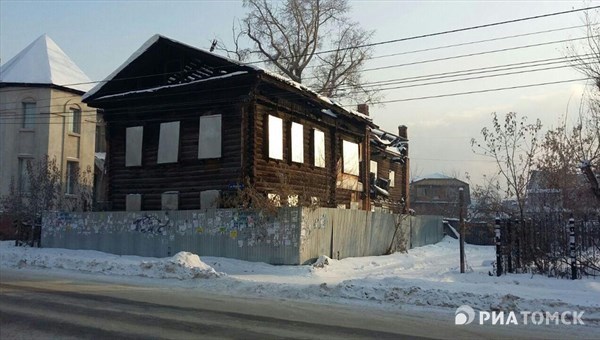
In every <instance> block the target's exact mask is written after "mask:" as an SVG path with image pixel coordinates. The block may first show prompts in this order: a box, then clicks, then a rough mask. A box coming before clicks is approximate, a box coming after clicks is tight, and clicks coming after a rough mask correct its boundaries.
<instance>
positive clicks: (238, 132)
mask: <svg viewBox="0 0 600 340" xmlns="http://www.w3.org/2000/svg"><path fill="white" fill-rule="evenodd" d="M84 102H86V103H87V104H88V105H90V106H92V107H96V108H100V109H102V110H103V112H104V119H105V122H106V136H107V137H106V138H107V144H108V150H107V158H106V162H107V172H108V177H109V185H108V197H109V200H110V201H111V203H112V210H160V209H182V210H183V209H204V208H209V207H214V206H215V205H214V203H215V202H217V199H218V197H222V196H223V195H225V194H227V193H229V194H231V193H232V192H233V191H235V190H238V189H239V188H240V187H248V186H252V187H253V188H255V189H256V190H257V191H258V192H261V193H263V194H264V195H269V196H270V197H271V198H273V199H274V200H275V199H276V200H280V201H281V203H282V204H286V203H287V204H290V205H295V204H297V203H298V202H302V201H304V202H306V201H309V202H312V203H316V204H318V205H319V206H326V207H340V206H344V207H346V208H356V209H370V208H371V200H370V195H369V192H370V187H371V185H370V183H369V170H368V166H369V160H370V148H371V143H370V137H369V134H370V131H371V129H373V128H376V126H375V125H374V124H373V123H372V121H371V119H370V118H369V117H368V116H366V115H363V114H361V113H359V112H356V111H351V110H347V109H344V108H343V107H341V106H340V105H339V104H337V103H335V102H333V101H331V100H329V99H328V98H324V97H322V96H320V95H318V94H317V93H315V92H313V91H311V90H309V89H308V88H306V87H304V86H302V85H300V84H298V83H295V82H292V81H290V80H288V79H286V78H284V77H281V76H278V75H276V74H273V73H270V72H267V71H265V70H262V69H260V68H258V67H254V66H252V65H248V64H243V63H239V62H236V61H233V60H230V59H227V58H224V57H222V56H218V55H216V54H213V53H210V52H207V51H204V50H200V49H197V48H194V47H191V46H188V45H185V44H182V43H180V42H177V41H174V40H171V39H168V38H165V37H163V36H160V35H156V36H154V37H152V38H151V39H150V40H148V41H147V42H146V43H145V44H144V45H143V46H142V47H141V48H140V49H138V51H136V52H135V53H134V54H133V55H132V56H131V57H130V58H129V59H128V60H127V61H126V62H125V63H124V64H123V65H122V66H120V67H119V68H118V69H117V70H116V71H115V72H113V73H112V74H111V75H110V76H108V77H107V79H106V80H105V81H103V82H101V83H100V84H98V85H97V86H96V87H95V88H94V89H92V90H91V91H90V92H88V93H87V94H86V95H85V96H84Z"/></svg>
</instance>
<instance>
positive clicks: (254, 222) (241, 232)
mask: <svg viewBox="0 0 600 340" xmlns="http://www.w3.org/2000/svg"><path fill="white" fill-rule="evenodd" d="M300 218H301V215H300V208H285V209H280V210H279V212H278V215H277V216H265V215H263V214H260V213H255V212H249V211H240V210H235V209H219V210H186V211H169V212H165V211H143V212H91V213H51V214H47V215H45V216H44V219H43V223H42V245H43V246H44V247H54V248H58V247H60V248H67V249H93V250H99V251H104V252H109V253H114V254H119V255H139V256H153V257H165V256H172V255H174V254H175V253H177V252H179V251H189V252H193V253H196V254H198V255H200V256H223V257H231V258H238V259H241V260H248V261H260V262H268V263H273V264H298V263H299V261H300V259H299V246H300Z"/></svg>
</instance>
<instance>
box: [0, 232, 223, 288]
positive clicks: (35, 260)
mask: <svg viewBox="0 0 600 340" xmlns="http://www.w3.org/2000/svg"><path fill="white" fill-rule="evenodd" d="M13 243H14V242H12V241H5V242H2V244H1V245H0V265H1V266H6V267H17V268H41V269H52V268H58V269H67V270H76V271H82V272H88V273H98V274H104V275H123V276H142V277H149V278H160V279H166V278H173V279H180V280H186V279H196V278H215V277H221V276H223V275H224V274H223V273H219V272H217V271H215V270H214V269H213V268H212V267H211V266H209V265H207V264H206V263H204V262H202V261H201V260H200V258H199V257H198V255H195V254H192V253H188V252H179V253H177V254H175V255H174V256H173V257H169V258H162V259H158V258H148V257H139V256H119V255H113V254H107V253H102V252H98V251H91V250H85V251H81V250H69V249H45V248H25V247H14V246H12V244H13Z"/></svg>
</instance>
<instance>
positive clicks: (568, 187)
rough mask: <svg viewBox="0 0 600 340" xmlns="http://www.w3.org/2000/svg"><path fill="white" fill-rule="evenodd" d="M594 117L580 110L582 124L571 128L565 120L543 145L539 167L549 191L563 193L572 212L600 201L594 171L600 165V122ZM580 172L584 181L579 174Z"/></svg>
mask: <svg viewBox="0 0 600 340" xmlns="http://www.w3.org/2000/svg"><path fill="white" fill-rule="evenodd" d="M594 116H595V112H594V111H593V110H590V111H585V112H584V111H580V115H579V117H578V121H577V122H576V124H575V125H574V126H573V127H571V128H569V127H568V126H567V123H566V119H565V121H564V122H563V124H562V125H561V126H559V127H557V128H555V129H552V130H549V131H548V132H547V133H546V135H545V137H544V140H543V143H542V145H541V146H542V152H541V157H540V159H539V164H538V167H539V169H540V170H541V171H543V173H544V176H545V177H546V181H547V182H548V184H547V186H548V188H553V189H558V190H560V191H561V193H562V201H563V203H564V204H565V207H566V208H568V209H570V210H571V211H584V210H588V209H590V208H591V209H593V208H594V207H598V202H600V190H599V189H598V184H597V179H596V178H595V176H594V173H593V171H592V167H594V168H598V164H599V162H600V135H599V134H598V125H597V124H598V123H600V121H598V117H594ZM579 169H581V171H582V172H583V175H584V178H585V180H584V181H582V180H581V177H580V176H578V175H577V172H578V170H579ZM590 184H591V190H590ZM594 196H595V198H594Z"/></svg>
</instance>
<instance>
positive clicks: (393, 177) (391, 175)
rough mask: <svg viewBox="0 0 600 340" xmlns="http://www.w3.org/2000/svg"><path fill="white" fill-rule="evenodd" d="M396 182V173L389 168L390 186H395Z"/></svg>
mask: <svg viewBox="0 0 600 340" xmlns="http://www.w3.org/2000/svg"><path fill="white" fill-rule="evenodd" d="M394 183H396V173H395V172H394V171H393V170H390V187H393V186H395V184H394Z"/></svg>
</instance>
